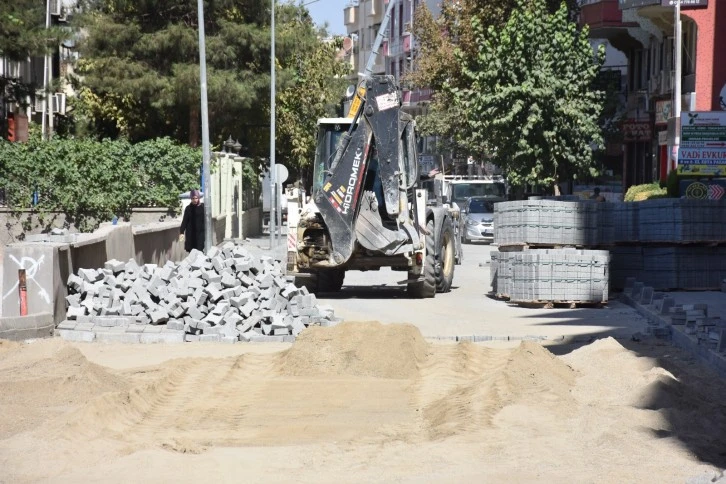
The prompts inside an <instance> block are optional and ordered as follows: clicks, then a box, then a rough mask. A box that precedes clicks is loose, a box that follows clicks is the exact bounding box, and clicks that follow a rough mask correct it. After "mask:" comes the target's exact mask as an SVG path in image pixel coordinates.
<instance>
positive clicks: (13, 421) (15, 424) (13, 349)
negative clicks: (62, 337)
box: [0, 340, 128, 437]
mask: <svg viewBox="0 0 726 484" xmlns="http://www.w3.org/2000/svg"><path fill="white" fill-rule="evenodd" d="M0 347H1V348H3V349H0V406H2V408H3V409H4V410H5V411H3V412H0V437H7V436H9V435H12V434H14V433H17V432H21V431H24V430H28V429H31V428H34V427H35V426H36V425H38V424H40V423H42V422H44V421H46V420H48V419H50V418H52V417H55V416H56V415H60V414H62V413H65V412H66V411H67V410H68V409H72V408H74V407H76V406H78V405H83V404H85V403H86V402H88V401H89V400H90V399H93V398H94V397H96V396H98V395H102V394H104V393H107V392H116V391H119V390H124V389H126V388H127V387H128V383H127V382H126V380H125V379H124V378H123V377H121V376H118V375H116V374H114V373H112V372H111V371H108V370H107V369H105V368H103V367H101V366H98V365H95V364H93V363H91V362H89V361H88V360H87V359H86V358H85V357H84V356H83V355H82V354H81V352H80V351H78V350H77V349H76V348H73V347H70V346H67V345H65V344H63V343H62V342H60V341H59V340H38V341H35V342H33V343H32V344H25V345H23V344H17V343H15V344H10V345H6V344H3V345H0ZM5 348H7V349H5ZM17 413H22V414H23V418H22V419H18V418H15V415H16V414H17Z"/></svg>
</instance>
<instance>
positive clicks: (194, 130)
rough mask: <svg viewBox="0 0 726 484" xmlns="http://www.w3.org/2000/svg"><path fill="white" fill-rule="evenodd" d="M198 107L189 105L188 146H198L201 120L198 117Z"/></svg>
mask: <svg viewBox="0 0 726 484" xmlns="http://www.w3.org/2000/svg"><path fill="white" fill-rule="evenodd" d="M199 116H200V114H199V108H198V107H194V106H190V107H189V146H191V147H192V148H196V147H198V146H199V137H200V128H199V125H200V124H201V120H200V119H199Z"/></svg>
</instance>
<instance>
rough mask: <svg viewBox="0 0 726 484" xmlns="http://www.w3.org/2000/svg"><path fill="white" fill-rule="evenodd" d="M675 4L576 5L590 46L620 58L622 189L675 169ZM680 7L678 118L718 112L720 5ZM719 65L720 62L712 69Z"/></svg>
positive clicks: (725, 13) (706, 2) (725, 11)
mask: <svg viewBox="0 0 726 484" xmlns="http://www.w3.org/2000/svg"><path fill="white" fill-rule="evenodd" d="M676 1H678V0H582V2H581V13H580V15H581V16H580V20H581V22H582V23H584V24H587V25H589V27H590V35H591V36H592V37H593V38H601V39H607V40H608V42H609V43H610V44H611V45H613V46H614V47H615V48H617V49H618V50H620V51H621V52H623V53H624V54H625V55H626V57H627V64H628V68H627V82H626V91H627V96H626V97H627V104H626V106H627V108H626V113H625V120H624V122H623V123H622V125H621V133H622V166H623V169H622V176H623V180H622V183H623V188H624V189H627V188H628V187H629V186H631V185H636V184H641V183H648V182H651V181H657V180H665V177H666V175H667V173H668V172H669V171H670V170H671V169H674V168H675V163H676V153H677V146H676V145H675V141H676V133H677V130H678V129H679V126H678V122H677V121H676V118H675V117H674V102H673V101H674V95H675V87H676V79H675V76H676V66H675V61H676V58H677V56H676V55H675V32H676V29H675V26H676V9H675V2H676ZM680 2H681V44H682V47H681V56H680V57H681V76H680V85H681V90H680V91H681V111H717V110H721V109H726V106H724V105H723V104H722V102H721V100H720V99H719V98H720V92H721V90H722V89H723V88H724V86H725V85H726V63H725V62H723V59H724V58H726V57H724V56H726V2H724V1H722V0H680ZM719 61H720V62H719Z"/></svg>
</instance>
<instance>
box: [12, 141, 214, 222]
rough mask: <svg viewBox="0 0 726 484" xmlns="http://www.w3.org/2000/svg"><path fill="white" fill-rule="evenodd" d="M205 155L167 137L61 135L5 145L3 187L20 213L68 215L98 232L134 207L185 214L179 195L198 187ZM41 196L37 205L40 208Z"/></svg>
mask: <svg viewBox="0 0 726 484" xmlns="http://www.w3.org/2000/svg"><path fill="white" fill-rule="evenodd" d="M200 158H201V153H200V152H199V150H198V149H192V148H189V147H188V146H182V145H179V144H178V143H175V142H174V141H172V140H171V139H168V138H161V139H156V140H150V141H146V142H142V143H137V144H131V143H129V142H128V141H126V140H117V141H110V140H105V141H93V140H90V139H86V140H77V139H64V138H60V137H55V138H53V139H52V140H51V141H41V140H40V136H38V135H37V134H36V135H34V136H32V137H31V138H30V140H29V141H28V142H27V143H9V142H6V141H1V140H0V159H2V160H13V162H12V163H0V186H2V187H4V188H5V196H6V202H7V204H8V206H9V207H10V208H12V209H13V210H15V211H19V210H24V209H31V208H32V209H34V210H35V211H38V212H41V213H42V212H51V211H60V212H65V213H66V214H67V215H68V216H70V217H71V219H72V220H73V221H74V224H75V225H76V226H77V227H78V228H80V229H81V230H91V229H93V228H95V227H96V226H97V225H98V224H99V223H100V222H103V221H107V220H110V219H111V218H113V216H114V215H116V216H125V215H128V214H129V213H130V210H131V208H132V207H166V208H168V209H169V210H170V211H172V212H175V211H178V208H179V199H178V194H179V193H181V192H184V191H187V190H189V189H190V188H194V187H196V186H198V184H199V160H200ZM34 193H37V200H38V203H37V205H33V198H34V196H33V195H34Z"/></svg>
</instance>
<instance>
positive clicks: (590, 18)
mask: <svg viewBox="0 0 726 484" xmlns="http://www.w3.org/2000/svg"><path fill="white" fill-rule="evenodd" d="M618 5H619V4H618V0H597V1H595V0H589V1H587V3H585V2H583V3H582V6H581V10H580V23H581V24H587V25H588V26H589V27H590V31H593V30H597V29H602V28H607V27H620V26H622V23H623V13H622V12H621V11H620V8H619V6H618Z"/></svg>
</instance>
